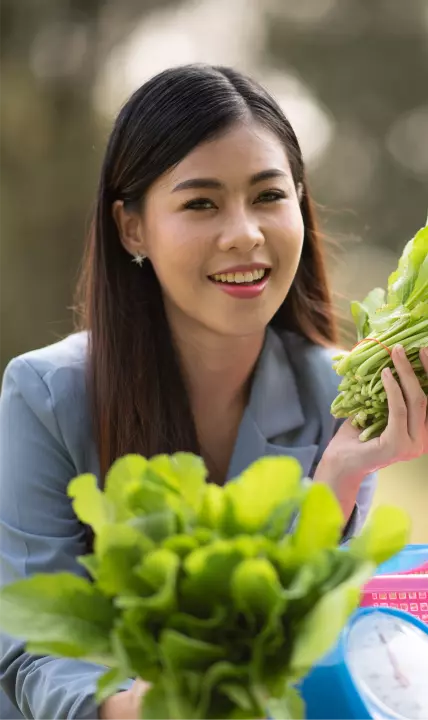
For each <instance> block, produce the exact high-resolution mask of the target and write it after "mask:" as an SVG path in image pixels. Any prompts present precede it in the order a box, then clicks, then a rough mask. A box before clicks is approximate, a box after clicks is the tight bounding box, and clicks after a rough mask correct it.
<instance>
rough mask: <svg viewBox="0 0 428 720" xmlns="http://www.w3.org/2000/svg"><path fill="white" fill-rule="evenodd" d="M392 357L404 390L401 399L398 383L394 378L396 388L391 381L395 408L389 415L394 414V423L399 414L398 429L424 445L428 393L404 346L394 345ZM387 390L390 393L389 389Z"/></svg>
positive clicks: (390, 410)
mask: <svg viewBox="0 0 428 720" xmlns="http://www.w3.org/2000/svg"><path fill="white" fill-rule="evenodd" d="M392 359H393V362H394V366H395V369H396V371H397V374H398V377H399V380H400V385H401V391H402V392H400V394H401V399H400V398H399V397H398V391H400V387H399V385H398V383H397V382H396V381H395V380H394V384H395V386H396V388H394V387H393V383H389V389H390V394H392V402H393V403H395V405H394V407H393V408H391V407H389V417H390V418H391V415H392V418H391V420H392V422H393V423H394V415H395V414H396V415H397V416H399V417H398V420H397V421H396V422H395V425H396V429H398V428H399V430H400V432H406V431H407V434H408V436H409V437H410V439H411V441H412V442H413V443H416V444H421V445H422V443H423V435H424V433H425V421H426V412H427V398H426V395H425V393H424V391H423V390H422V388H421V386H420V383H419V380H418V378H417V377H416V375H415V373H414V370H413V368H412V365H411V363H410V361H409V360H408V358H407V357H406V353H405V350H404V348H403V347H401V346H400V345H397V346H395V347H394V349H393V351H392ZM427 364H428V363H427ZM424 367H425V366H424ZM385 390H386V388H385ZM386 392H387V395H388V391H387V390H386ZM403 400H404V401H405V405H406V411H405V410H404V409H403V407H402V403H403ZM388 404H389V396H388ZM404 418H406V420H407V428H406V431H405V429H404Z"/></svg>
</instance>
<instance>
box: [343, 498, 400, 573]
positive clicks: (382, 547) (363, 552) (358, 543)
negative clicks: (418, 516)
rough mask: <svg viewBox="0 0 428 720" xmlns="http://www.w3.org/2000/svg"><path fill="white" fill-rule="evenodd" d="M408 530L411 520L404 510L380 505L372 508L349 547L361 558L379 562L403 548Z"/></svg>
mask: <svg viewBox="0 0 428 720" xmlns="http://www.w3.org/2000/svg"><path fill="white" fill-rule="evenodd" d="M410 531H411V521H410V518H409V516H408V514H407V513H406V512H405V511H404V510H402V509H401V508H399V507H390V506H388V505H381V506H379V507H377V508H375V509H374V510H373V512H372V513H371V515H370V517H369V519H368V521H367V523H366V524H365V526H364V528H363V530H362V532H361V533H360V535H358V536H357V537H355V538H353V540H352V541H351V543H350V545H349V549H350V552H351V553H352V554H353V555H355V556H356V557H358V558H360V559H362V560H369V561H372V562H374V563H376V564H381V563H383V562H385V560H388V559H389V558H390V557H392V556H393V555H395V554H396V553H398V552H399V551H400V550H402V549H403V547H404V546H405V545H406V543H407V542H408V541H409V537H410Z"/></svg>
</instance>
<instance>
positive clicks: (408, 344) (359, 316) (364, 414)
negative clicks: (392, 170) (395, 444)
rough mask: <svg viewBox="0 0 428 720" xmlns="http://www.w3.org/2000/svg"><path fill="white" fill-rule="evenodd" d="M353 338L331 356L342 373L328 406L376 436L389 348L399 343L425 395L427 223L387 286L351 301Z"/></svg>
mask: <svg viewBox="0 0 428 720" xmlns="http://www.w3.org/2000/svg"><path fill="white" fill-rule="evenodd" d="M351 313H352V317H353V320H354V322H355V325H356V330H357V339H358V343H357V344H356V345H355V346H354V348H353V349H352V350H351V351H350V352H343V353H340V354H339V355H337V356H336V358H335V364H334V367H335V370H336V372H337V374H338V375H340V376H342V379H341V382H340V384H339V394H338V396H337V397H336V398H335V400H334V401H333V404H332V406H331V411H332V414H333V415H334V416H335V417H338V418H351V419H352V424H353V425H354V426H355V427H357V428H359V429H360V430H361V433H360V439H361V440H362V441H366V440H369V439H370V438H373V437H377V436H379V435H381V433H382V431H383V430H384V429H385V427H386V425H387V422H388V403H387V398H386V393H385V390H384V387H383V382H382V379H381V372H382V370H383V369H384V368H386V367H389V368H391V370H392V372H393V374H394V375H395V377H396V379H398V380H399V378H398V377H397V373H396V370H395V368H394V365H393V362H392V358H391V351H392V348H393V347H394V346H395V345H397V344H401V345H403V347H404V349H405V351H406V355H407V357H408V359H409V361H410V363H411V364H412V366H413V369H414V371H415V373H416V376H417V378H418V380H419V383H420V385H421V387H422V389H423V390H424V392H425V394H427V395H428V378H427V375H426V372H425V369H424V367H423V365H422V363H421V360H420V357H419V350H420V349H421V348H423V347H428V226H426V227H424V228H422V229H421V230H419V232H417V233H416V235H415V237H414V238H413V239H412V240H410V241H409V242H408V243H407V244H406V246H405V248H404V250H403V253H402V255H401V258H400V260H399V262H398V267H397V269H396V270H395V271H394V272H393V273H391V275H390V276H389V279H388V290H387V292H385V290H382V289H380V288H375V289H374V290H372V291H371V292H370V293H369V294H368V296H367V297H366V299H365V300H363V302H357V301H354V302H352V303H351Z"/></svg>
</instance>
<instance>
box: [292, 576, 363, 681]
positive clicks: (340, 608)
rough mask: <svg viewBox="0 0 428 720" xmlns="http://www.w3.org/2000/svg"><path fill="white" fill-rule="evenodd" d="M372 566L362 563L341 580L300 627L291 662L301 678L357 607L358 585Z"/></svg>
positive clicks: (337, 634) (295, 674)
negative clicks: (344, 580) (349, 575)
mask: <svg viewBox="0 0 428 720" xmlns="http://www.w3.org/2000/svg"><path fill="white" fill-rule="evenodd" d="M373 570H374V565H373V564H372V563H365V564H364V565H362V566H360V567H359V568H358V570H357V571H356V572H355V573H353V575H352V576H351V577H350V578H349V579H348V580H347V581H346V582H344V583H342V584H341V585H339V586H338V587H337V588H335V589H334V590H332V591H331V592H329V593H327V594H326V595H324V596H323V597H321V599H320V600H319V601H318V602H317V603H316V604H315V606H314V607H313V609H311V610H310V612H309V613H308V615H307V616H306V617H305V619H304V620H303V621H302V622H301V624H300V626H299V632H298V634H297V637H296V640H295V643H294V647H293V651H292V655H291V662H290V669H291V671H292V673H293V675H294V676H295V677H303V675H305V674H306V673H307V672H308V671H309V670H310V669H311V668H312V667H313V665H314V664H315V663H317V662H319V660H321V658H322V657H323V656H324V655H325V654H326V653H327V652H329V651H330V650H331V649H332V647H333V646H334V644H335V643H336V642H337V640H338V638H339V635H340V633H341V631H342V630H343V628H344V627H345V625H346V623H347V621H348V618H349V617H350V615H351V614H352V613H353V612H354V610H355V609H356V608H357V607H358V605H359V602H360V597H361V588H362V587H363V585H364V584H365V583H366V582H367V581H368V580H369V578H370V577H371V576H372V574H373Z"/></svg>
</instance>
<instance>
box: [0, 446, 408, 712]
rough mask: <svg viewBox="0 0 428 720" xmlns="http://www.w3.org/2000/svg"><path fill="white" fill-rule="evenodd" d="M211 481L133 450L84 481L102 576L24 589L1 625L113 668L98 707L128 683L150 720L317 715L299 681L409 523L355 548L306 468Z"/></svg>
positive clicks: (197, 464) (83, 502)
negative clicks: (102, 476)
mask: <svg viewBox="0 0 428 720" xmlns="http://www.w3.org/2000/svg"><path fill="white" fill-rule="evenodd" d="M206 479H207V471H206V468H205V466H204V464H203V462H202V460H201V459H200V458H198V457H196V456H193V455H191V454H186V453H178V454H176V455H172V456H166V455H162V456H157V457H154V458H152V459H151V460H147V459H145V458H143V457H141V456H139V455H128V456H126V457H124V458H122V459H120V460H118V461H117V462H116V463H115V464H114V465H113V466H112V468H111V469H110V471H109V473H108V476H107V478H106V486H105V490H104V491H100V490H99V489H98V487H97V481H96V478H95V477H94V476H93V475H81V476H79V477H77V478H75V479H74V480H73V481H72V482H71V484H70V486H69V495H70V497H71V498H72V502H73V506H74V509H75V512H76V514H77V515H78V517H79V518H80V519H81V520H82V522H84V523H86V524H88V525H90V526H91V527H92V529H93V531H94V535H95V541H94V552H93V554H91V555H88V556H85V557H82V558H81V560H80V561H81V563H82V564H83V566H84V567H85V568H86V570H87V571H88V573H89V574H90V576H91V579H85V578H83V577H77V576H74V575H71V574H67V573H58V574H39V575H35V576H33V577H30V578H29V579H25V580H21V581H18V582H16V583H14V584H12V585H9V586H7V587H5V588H4V589H3V590H2V592H1V596H0V601H1V608H2V612H1V620H0V623H1V625H2V627H3V628H4V630H6V631H7V632H8V633H9V634H12V635H15V636H17V637H19V638H22V639H23V640H25V641H26V643H27V649H28V650H29V651H30V652H32V653H36V654H52V655H58V656H67V657H73V658H84V659H86V660H90V661H95V662H98V663H102V664H105V665H107V666H108V667H109V668H110V669H109V670H108V672H107V673H106V674H105V675H104V676H103V677H102V678H101V680H100V682H99V687H98V700H99V701H102V700H103V699H104V698H106V697H107V696H108V695H110V694H111V693H113V692H114V691H115V689H116V688H117V686H118V684H120V683H121V682H122V681H123V680H124V679H126V678H128V677H141V678H142V679H144V680H146V681H148V682H149V683H151V689H150V690H149V692H148V693H147V695H146V696H145V699H144V714H145V716H146V717H149V718H262V717H266V714H267V713H269V714H270V716H271V717H281V718H286V717H293V718H296V717H303V714H304V708H303V704H302V701H301V699H300V697H299V694H298V692H297V690H296V689H295V685H296V683H297V682H298V680H299V679H300V678H302V677H303V676H304V675H305V674H306V673H307V672H308V670H310V668H311V667H312V666H313V664H314V663H316V662H317V661H318V660H319V659H320V658H321V657H322V656H323V655H324V654H325V653H326V652H327V651H328V650H329V649H330V648H331V646H332V645H333V644H334V642H335V641H336V639H337V637H338V635H339V633H340V631H341V629H342V628H343V626H344V624H345V623H346V621H347V618H348V617H349V615H350V614H351V613H352V612H353V610H354V609H355V608H356V607H357V605H358V603H359V598H360V588H361V586H362V585H363V584H364V583H365V582H366V581H367V580H368V578H370V576H371V575H372V573H373V571H374V569H375V566H376V564H377V563H380V562H383V561H384V560H385V559H386V558H388V557H389V556H391V555H393V554H394V553H395V552H397V551H398V550H400V549H401V547H402V546H403V545H404V543H405V542H406V539H407V536H408V529H409V528H408V525H409V521H408V518H407V516H406V515H405V514H403V513H402V512H401V511H400V510H398V509H394V508H381V509H379V510H378V511H377V512H375V513H374V515H373V517H372V519H371V521H370V523H369V524H368V525H367V527H366V528H365V530H364V532H363V533H362V535H360V536H359V537H358V538H357V539H355V540H354V541H352V542H351V544H350V545H349V547H347V548H346V549H344V548H342V549H340V548H339V547H338V542H339V540H340V536H341V532H342V526H343V516H342V513H341V510H340V506H339V505H338V502H337V500H336V498H335V496H334V495H333V493H332V492H331V491H330V489H329V488H328V487H327V486H326V485H322V484H312V483H309V482H302V481H301V468H300V465H299V463H298V462H297V461H296V460H294V459H293V458H288V457H276V458H264V459H261V460H259V461H257V462H256V463H254V464H253V465H252V466H251V467H249V468H248V469H247V470H246V471H245V472H243V473H242V475H241V476H240V477H238V478H237V479H236V480H234V481H232V482H230V483H228V484H226V485H225V486H224V487H218V486H216V485H213V484H209V483H207V482H206ZM296 513H298V519H297V523H296V524H295V530H294V532H293V533H292V534H289V535H286V534H285V531H286V529H287V528H288V526H289V524H290V521H292V520H293V519H294V518H295V517H296Z"/></svg>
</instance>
